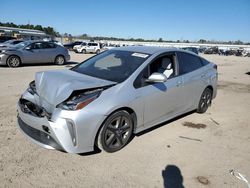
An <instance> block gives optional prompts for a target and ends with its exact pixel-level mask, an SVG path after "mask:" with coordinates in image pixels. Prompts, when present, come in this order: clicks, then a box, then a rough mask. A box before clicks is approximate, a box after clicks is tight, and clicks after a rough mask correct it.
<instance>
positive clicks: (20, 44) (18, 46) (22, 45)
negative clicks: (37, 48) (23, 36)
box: [15, 41, 31, 49]
mask: <svg viewBox="0 0 250 188" xmlns="http://www.w3.org/2000/svg"><path fill="white" fill-rule="evenodd" d="M30 43H31V42H30V41H25V42H20V43H18V44H16V45H15V48H17V49H20V48H23V47H24V46H27V45H29V44H30Z"/></svg>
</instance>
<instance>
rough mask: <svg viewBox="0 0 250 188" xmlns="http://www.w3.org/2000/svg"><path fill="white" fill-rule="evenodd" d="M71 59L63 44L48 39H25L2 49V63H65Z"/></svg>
mask: <svg viewBox="0 0 250 188" xmlns="http://www.w3.org/2000/svg"><path fill="white" fill-rule="evenodd" d="M69 59H70V55H69V53H68V50H67V49H66V48H64V47H63V46H60V45H57V44H55V43H53V42H46V41H24V42H21V43H19V44H16V45H14V46H12V47H7V48H1V49H0V65H8V66H9V67H18V66H20V65H21V64H30V63H52V62H53V63H55V64H57V65H63V64H64V63H65V62H66V61H68V60H69Z"/></svg>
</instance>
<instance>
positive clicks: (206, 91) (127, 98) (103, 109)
mask: <svg viewBox="0 0 250 188" xmlns="http://www.w3.org/2000/svg"><path fill="white" fill-rule="evenodd" d="M216 93H217V66H216V65H215V64H213V63H211V62H209V61H207V60H206V59H204V58H202V57H200V56H198V55H196V54H194V53H192V52H188V51H184V50H178V49H174V48H172V49H171V48H160V47H143V46H133V47H121V48H113V49H111V50H107V51H105V52H103V53H101V54H98V55H96V56H93V57H91V58H90V59H87V60H86V61H84V62H82V63H80V64H78V65H76V66H75V67H73V68H71V69H70V70H53V71H45V72H38V73H36V76H35V80H34V81H32V82H31V83H30V84H29V87H28V89H27V90H26V91H25V92H24V93H23V94H22V96H21V98H20V99H19V101H18V105H17V109H18V125H19V127H20V130H21V131H22V132H23V133H24V134H25V135H26V136H27V137H28V138H29V139H30V140H31V141H33V142H34V143H36V144H38V145H40V146H42V147H45V148H48V149H58V150H63V151H66V152H69V153H84V152H90V151H93V150H94V146H98V147H99V148H100V149H101V150H103V151H106V152H116V151H118V150H120V149H121V148H123V147H124V146H125V145H126V144H127V143H128V142H129V141H130V139H131V137H132V135H133V134H136V133H138V132H141V131H143V130H145V129H148V128H150V127H152V126H155V125H157V124H159V123H162V122H165V121H167V120H170V119H172V118H174V117H176V116H180V115H181V114H184V113H187V112H190V111H193V110H196V111H197V112H198V113H204V112H206V110H207V109H208V107H209V106H210V105H211V102H212V99H213V98H215V96H216Z"/></svg>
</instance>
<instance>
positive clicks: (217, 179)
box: [0, 53, 250, 188]
mask: <svg viewBox="0 0 250 188" xmlns="http://www.w3.org/2000/svg"><path fill="white" fill-rule="evenodd" d="M89 56H90V55H82V54H74V53H72V54H71V57H72V58H71V60H72V62H71V63H69V64H68V65H66V66H63V67H59V66H54V65H33V66H26V67H21V68H17V69H10V68H7V67H0V83H1V84H0V107H1V108H0V182H1V183H0V187H164V185H165V186H166V187H167V188H169V187H170V188H172V187H178V186H180V187H181V185H183V186H184V187H218V188H221V187H234V188H235V187H242V188H244V187H247V186H246V184H244V182H242V181H240V180H238V179H236V178H235V177H233V176H232V175H230V173H229V170H231V169H234V170H236V171H239V172H241V173H242V174H244V175H246V177H247V178H248V181H250V145H249V142H250V134H249V133H250V75H248V74H246V73H247V72H250V58H243V57H233V56H228V57H224V56H218V55H207V56H205V57H206V58H207V59H209V60H211V61H213V62H215V63H217V64H218V71H219V88H218V95H217V98H216V99H215V100H214V101H213V105H212V107H211V108H210V109H209V110H208V112H207V113H206V114H203V115H200V114H196V113H192V114H190V115H188V116H185V117H182V118H180V119H177V120H176V121H172V122H168V123H167V124H166V125H163V126H160V127H158V128H156V129H154V130H151V131H149V132H147V133H145V134H141V135H138V136H136V137H135V138H134V139H133V140H132V142H131V143H130V144H129V145H128V146H126V147H125V148H124V149H122V150H121V151H119V152H117V153H113V154H107V153H104V152H101V153H95V154H89V155H76V154H68V153H63V152H59V151H55V150H46V149H43V148H41V147H39V146H37V145H35V144H33V143H30V141H29V140H27V138H25V137H24V136H23V135H22V133H20V131H19V130H18V128H17V126H16V123H17V122H16V103H17V100H18V98H19V96H20V94H21V93H22V92H23V91H24V90H25V89H26V88H27V85H28V83H29V82H30V81H31V80H33V79H34V74H35V72H37V71H43V70H49V69H62V68H65V67H66V68H68V67H69V66H71V65H73V64H74V62H80V61H82V60H83V59H85V58H86V57H89Z"/></svg>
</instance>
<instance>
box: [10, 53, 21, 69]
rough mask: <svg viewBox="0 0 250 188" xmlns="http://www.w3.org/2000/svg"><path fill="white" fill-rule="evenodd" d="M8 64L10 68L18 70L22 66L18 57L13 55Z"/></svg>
mask: <svg viewBox="0 0 250 188" xmlns="http://www.w3.org/2000/svg"><path fill="white" fill-rule="evenodd" d="M6 63H7V65H8V66H9V67H11V68H16V67H19V66H20V65H21V59H20V58H19V57H18V56H16V55H11V56H10V57H9V58H8V59H7V61H6Z"/></svg>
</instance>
